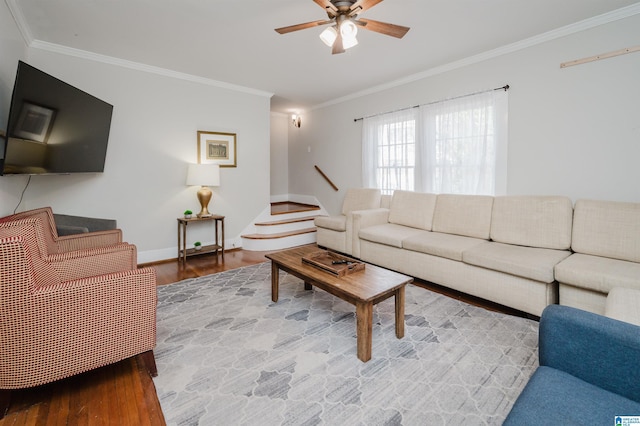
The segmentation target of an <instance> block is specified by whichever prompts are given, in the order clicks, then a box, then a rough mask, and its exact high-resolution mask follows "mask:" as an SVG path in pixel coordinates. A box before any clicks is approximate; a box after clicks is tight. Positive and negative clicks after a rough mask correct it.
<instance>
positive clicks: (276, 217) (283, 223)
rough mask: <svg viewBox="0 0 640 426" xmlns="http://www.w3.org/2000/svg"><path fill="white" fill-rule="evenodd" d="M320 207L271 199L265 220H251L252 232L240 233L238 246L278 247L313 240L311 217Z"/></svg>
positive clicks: (258, 248)
mask: <svg viewBox="0 0 640 426" xmlns="http://www.w3.org/2000/svg"><path fill="white" fill-rule="evenodd" d="M319 213H320V207H319V206H316V205H310V204H302V203H293V202H277V203H271V215H270V217H269V220H265V221H261V222H256V223H254V224H253V226H254V228H255V233H253V234H245V235H241V238H242V248H243V249H244V250H251V251H269V250H282V249H285V248H289V247H296V246H301V245H305V244H312V243H315V242H316V227H315V225H314V224H313V220H314V219H315V218H316V217H317V216H319Z"/></svg>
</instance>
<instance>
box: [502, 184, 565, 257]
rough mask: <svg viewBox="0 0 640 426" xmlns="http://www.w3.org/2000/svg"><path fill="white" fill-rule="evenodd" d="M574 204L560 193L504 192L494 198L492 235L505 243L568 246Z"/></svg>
mask: <svg viewBox="0 0 640 426" xmlns="http://www.w3.org/2000/svg"><path fill="white" fill-rule="evenodd" d="M572 221H573V204H572V203H571V200H570V199H569V198H568V197H562V196H503V197H495V198H494V200H493V211H492V214H491V239H492V240H494V241H496V242H499V243H505V244H516V245H521V246H529V247H540V248H550V249H557V250H567V249H569V248H570V247H571V225H572Z"/></svg>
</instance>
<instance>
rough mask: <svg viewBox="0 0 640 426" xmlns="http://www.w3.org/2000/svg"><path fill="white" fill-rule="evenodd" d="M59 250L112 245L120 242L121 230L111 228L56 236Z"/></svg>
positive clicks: (65, 250)
mask: <svg viewBox="0 0 640 426" xmlns="http://www.w3.org/2000/svg"><path fill="white" fill-rule="evenodd" d="M57 242H58V247H59V249H60V252H67V251H73V250H84V249H89V248H94V247H101V246H108V245H114V244H118V243H121V242H122V230H121V229H111V230H107V231H96V232H89V233H81V234H72V235H64V236H62V237H58V240H57Z"/></svg>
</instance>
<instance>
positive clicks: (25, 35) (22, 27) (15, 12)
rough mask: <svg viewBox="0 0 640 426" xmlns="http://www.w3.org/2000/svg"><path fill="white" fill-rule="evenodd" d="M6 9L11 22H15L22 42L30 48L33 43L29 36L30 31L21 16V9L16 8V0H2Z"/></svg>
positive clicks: (31, 37)
mask: <svg viewBox="0 0 640 426" xmlns="http://www.w3.org/2000/svg"><path fill="white" fill-rule="evenodd" d="M4 2H5V3H6V5H7V7H8V8H9V12H11V15H12V16H13V20H14V21H15V22H16V25H17V26H18V31H20V34H21V35H22V39H23V40H24V42H25V44H26V45H27V46H31V43H33V36H32V35H31V30H29V26H28V25H27V22H26V21H25V19H24V15H23V14H22V9H20V7H19V6H18V2H17V0H4Z"/></svg>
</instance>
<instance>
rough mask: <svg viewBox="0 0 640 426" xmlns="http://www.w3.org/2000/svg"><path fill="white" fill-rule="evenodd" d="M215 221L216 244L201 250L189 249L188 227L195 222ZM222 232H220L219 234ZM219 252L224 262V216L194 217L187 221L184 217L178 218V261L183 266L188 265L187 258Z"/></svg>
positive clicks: (203, 247)
mask: <svg viewBox="0 0 640 426" xmlns="http://www.w3.org/2000/svg"><path fill="white" fill-rule="evenodd" d="M207 221H213V224H214V226H215V238H216V239H215V240H214V241H215V242H214V244H210V245H206V246H202V248H201V249H200V250H196V249H195V248H189V249H188V248H187V225H188V224H190V223H193V222H207ZM218 231H220V232H218ZM219 237H221V238H219ZM212 252H215V253H216V255H217V254H218V252H220V253H221V254H222V259H223V260H224V216H220V215H216V214H214V215H212V216H208V217H192V218H189V219H185V218H184V217H179V218H178V261H179V262H182V263H183V264H186V263H187V257H189V256H195V255H198V254H204V253H212Z"/></svg>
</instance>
